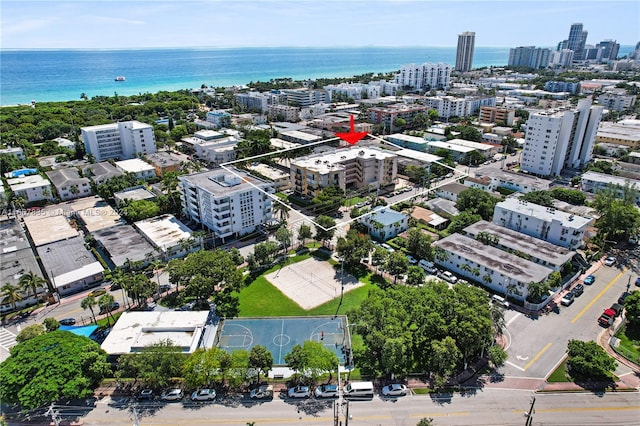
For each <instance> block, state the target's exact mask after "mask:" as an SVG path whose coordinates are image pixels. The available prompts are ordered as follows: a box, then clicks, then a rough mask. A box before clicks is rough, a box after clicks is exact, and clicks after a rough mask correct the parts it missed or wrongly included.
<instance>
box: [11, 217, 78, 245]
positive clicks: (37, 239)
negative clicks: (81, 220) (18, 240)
mask: <svg viewBox="0 0 640 426" xmlns="http://www.w3.org/2000/svg"><path fill="white" fill-rule="evenodd" d="M23 219H24V224H25V226H26V227H27V230H28V231H29V235H30V236H31V240H32V241H33V244H34V245H35V246H36V247H37V246H41V245H44V244H49V243H53V242H55V241H60V240H66V239H68V238H73V237H76V236H77V235H78V231H76V230H75V229H73V227H72V226H71V225H70V224H69V222H68V221H67V217H66V215H65V213H64V211H63V210H62V209H42V210H37V211H34V212H29V213H28V214H26V215H25V216H24V218H23Z"/></svg>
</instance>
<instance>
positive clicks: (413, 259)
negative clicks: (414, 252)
mask: <svg viewBox="0 0 640 426" xmlns="http://www.w3.org/2000/svg"><path fill="white" fill-rule="evenodd" d="M407 260H408V261H409V265H415V264H417V263H418V260H417V259H416V258H415V257H413V256H411V255H410V254H408V255H407Z"/></svg>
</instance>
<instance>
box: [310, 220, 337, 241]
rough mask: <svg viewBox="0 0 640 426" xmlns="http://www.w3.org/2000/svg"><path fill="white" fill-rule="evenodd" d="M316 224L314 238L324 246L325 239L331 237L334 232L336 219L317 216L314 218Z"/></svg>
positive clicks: (327, 239)
mask: <svg viewBox="0 0 640 426" xmlns="http://www.w3.org/2000/svg"><path fill="white" fill-rule="evenodd" d="M316 224H317V225H316V236H315V239H316V240H317V241H320V242H322V245H323V246H324V245H325V243H326V242H327V241H329V240H331V238H333V234H334V233H335V228H334V226H336V221H335V220H333V219H332V218H330V217H329V216H318V217H317V218H316Z"/></svg>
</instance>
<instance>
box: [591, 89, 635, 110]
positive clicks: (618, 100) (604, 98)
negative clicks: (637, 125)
mask: <svg viewBox="0 0 640 426" xmlns="http://www.w3.org/2000/svg"><path fill="white" fill-rule="evenodd" d="M636 99H637V96H636V95H627V94H625V93H612V92H607V93H603V94H601V95H600V96H598V104H599V105H601V106H603V107H605V108H606V109H610V110H614V111H623V110H625V109H629V108H631V107H632V106H634V105H635V103H636Z"/></svg>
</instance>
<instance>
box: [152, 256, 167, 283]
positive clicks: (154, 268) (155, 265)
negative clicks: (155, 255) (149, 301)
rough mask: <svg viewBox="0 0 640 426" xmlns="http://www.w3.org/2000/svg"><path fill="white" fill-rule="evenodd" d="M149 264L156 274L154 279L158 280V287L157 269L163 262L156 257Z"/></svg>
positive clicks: (158, 276)
mask: <svg viewBox="0 0 640 426" xmlns="http://www.w3.org/2000/svg"><path fill="white" fill-rule="evenodd" d="M149 266H151V270H152V271H153V273H154V274H155V275H156V279H157V280H158V287H160V275H159V274H158V271H159V270H160V268H162V267H163V266H164V262H163V261H162V260H160V259H156V260H154V261H153V262H151V264H150V265H149Z"/></svg>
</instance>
